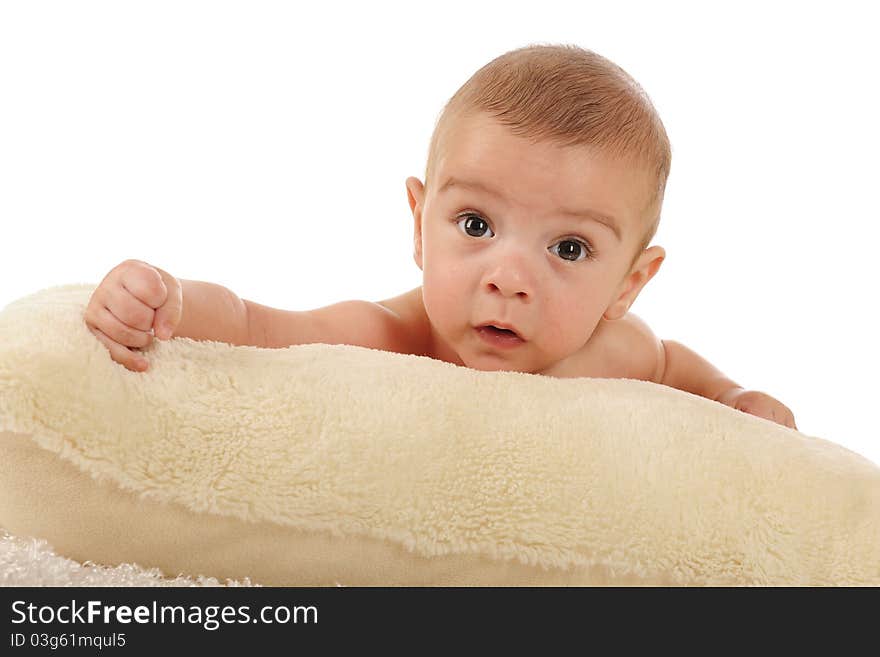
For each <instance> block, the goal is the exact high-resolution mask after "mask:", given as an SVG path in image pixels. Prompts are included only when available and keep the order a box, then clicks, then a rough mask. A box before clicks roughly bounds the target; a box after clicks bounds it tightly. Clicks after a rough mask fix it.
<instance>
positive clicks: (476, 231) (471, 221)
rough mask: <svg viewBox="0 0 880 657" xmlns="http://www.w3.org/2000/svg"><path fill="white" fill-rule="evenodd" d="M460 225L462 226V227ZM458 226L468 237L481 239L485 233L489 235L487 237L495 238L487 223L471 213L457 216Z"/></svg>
mask: <svg viewBox="0 0 880 657" xmlns="http://www.w3.org/2000/svg"><path fill="white" fill-rule="evenodd" d="M462 224H464V225H463V226H462ZM458 225H459V227H460V228H461V229H462V230H463V231H464V232H465V234H467V235H469V236H470V237H483V236H484V235H485V234H486V231H489V233H491V234H490V235H489V237H495V233H493V232H492V229H491V228H489V224H488V222H487V221H486V220H485V219H483V218H482V217H481V216H480V215H478V214H474V213H473V212H468V213H465V214H461V215H459V220H458Z"/></svg>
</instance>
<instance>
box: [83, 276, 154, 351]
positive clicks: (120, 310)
mask: <svg viewBox="0 0 880 657" xmlns="http://www.w3.org/2000/svg"><path fill="white" fill-rule="evenodd" d="M101 301H103V304H98V307H97V308H96V309H95V314H100V311H101V305H103V307H104V308H106V309H107V310H109V311H110V312H111V313H112V314H113V316H114V317H116V318H117V319H118V320H119V321H120V322H122V323H123V324H124V325H126V326H130V327H131V328H133V329H137V330H140V331H149V330H150V327H151V326H152V325H153V315H154V313H155V311H154V310H153V309H152V308H150V306H148V305H147V304H145V303H144V302H143V301H141V300H140V299H138V298H137V297H135V296H134V295H133V294H132V293H131V292H129V291H128V290H126V289H125V288H116V289H115V290H111V291H110V292H109V293H107V294H106V295H105V297H104V298H103V299H101ZM123 318H124V319H123ZM95 324H98V322H97V321H96V322H95ZM99 326H100V325H99ZM101 328H102V329H103V327H101ZM111 337H113V336H111ZM114 339H115V338H114Z"/></svg>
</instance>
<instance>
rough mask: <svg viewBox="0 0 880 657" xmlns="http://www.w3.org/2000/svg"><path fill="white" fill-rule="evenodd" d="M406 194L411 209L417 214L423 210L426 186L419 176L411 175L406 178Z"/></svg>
mask: <svg viewBox="0 0 880 657" xmlns="http://www.w3.org/2000/svg"><path fill="white" fill-rule="evenodd" d="M406 196H407V199H408V200H409V209H410V210H412V213H413V214H414V215H415V213H416V212H421V210H422V207H423V206H424V204H425V186H424V185H423V184H422V181H421V180H419V179H418V178H415V177H413V176H410V177H409V178H407V179H406Z"/></svg>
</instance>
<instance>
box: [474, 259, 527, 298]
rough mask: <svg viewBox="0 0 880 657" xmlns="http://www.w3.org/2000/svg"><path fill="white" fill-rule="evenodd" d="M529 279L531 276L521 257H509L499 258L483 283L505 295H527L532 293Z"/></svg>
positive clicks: (493, 290)
mask: <svg viewBox="0 0 880 657" xmlns="http://www.w3.org/2000/svg"><path fill="white" fill-rule="evenodd" d="M531 281H532V276H531V274H530V272H529V269H528V265H527V264H526V263H525V262H524V261H523V259H522V258H516V257H510V258H503V259H501V260H500V261H498V262H497V263H496V264H495V265H494V266H493V267H492V268H491V269H490V270H489V272H488V273H487V275H486V279H485V285H486V286H487V287H488V288H489V289H490V290H491V291H492V292H500V293H501V294H502V295H503V296H505V297H514V296H520V297H528V296H531V294H532V283H531Z"/></svg>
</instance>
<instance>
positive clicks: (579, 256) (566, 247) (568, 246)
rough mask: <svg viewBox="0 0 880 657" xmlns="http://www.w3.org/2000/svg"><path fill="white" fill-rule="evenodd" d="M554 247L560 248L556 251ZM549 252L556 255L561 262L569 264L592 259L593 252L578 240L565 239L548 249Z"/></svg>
mask: <svg viewBox="0 0 880 657" xmlns="http://www.w3.org/2000/svg"><path fill="white" fill-rule="evenodd" d="M556 247H561V248H559V249H558V250H557V248H556ZM550 251H552V252H553V253H558V254H559V256H560V257H561V258H562V259H563V260H568V261H569V262H578V261H580V260H587V259H590V258H593V255H594V254H593V251H592V249H591V248H590V247H589V245H588V244H587V243H586V242H581V241H580V240H574V239H565V240H560V241H559V242H557V243H556V244H554V245H553V246H551V247H550Z"/></svg>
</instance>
